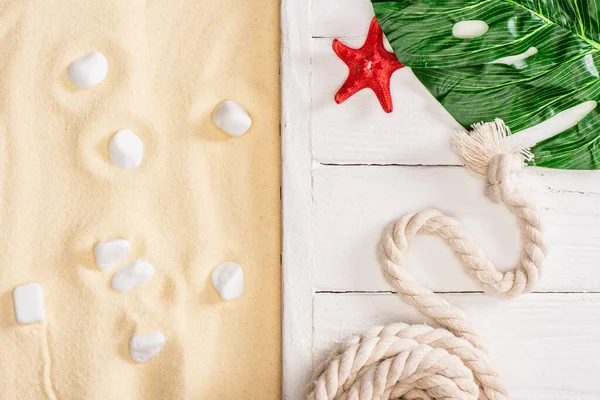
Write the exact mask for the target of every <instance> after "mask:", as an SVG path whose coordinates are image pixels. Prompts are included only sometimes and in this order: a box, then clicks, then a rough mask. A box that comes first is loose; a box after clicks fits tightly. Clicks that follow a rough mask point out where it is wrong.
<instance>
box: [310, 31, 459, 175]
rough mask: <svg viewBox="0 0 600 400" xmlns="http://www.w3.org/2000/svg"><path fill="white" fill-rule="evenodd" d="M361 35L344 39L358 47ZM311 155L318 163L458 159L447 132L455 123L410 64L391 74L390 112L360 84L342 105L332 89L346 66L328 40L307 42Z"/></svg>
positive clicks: (452, 161)
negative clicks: (310, 63) (310, 48)
mask: <svg viewBox="0 0 600 400" xmlns="http://www.w3.org/2000/svg"><path fill="white" fill-rule="evenodd" d="M362 41H363V39H358V40H355V39H352V40H345V42H346V43H347V44H348V45H353V46H355V47H359V46H360V45H361V44H362ZM312 66H313V73H312V85H311V93H312V94H311V96H312V105H311V106H312V124H311V131H312V135H313V152H314V157H315V159H316V160H317V161H319V162H321V163H336V164H337V163H342V164H343V163H350V164H353V163H366V164H458V163H459V161H458V159H457V157H456V155H455V154H454V153H453V152H452V150H451V148H450V144H449V143H450V142H449V141H450V134H451V133H452V132H454V131H456V130H457V129H460V125H459V124H458V123H457V122H456V121H455V120H454V118H452V117H451V116H450V115H449V114H448V112H447V111H446V110H445V109H444V108H443V107H442V106H441V105H440V104H439V103H438V102H437V100H436V99H435V98H434V97H433V96H432V95H431V94H430V93H429V92H428V91H427V89H425V87H424V86H423V85H422V84H421V83H420V82H419V81H418V79H417V78H416V77H415V76H414V74H413V73H412V72H411V70H410V69H409V68H403V69H401V70H399V71H397V72H395V73H394V75H393V76H392V82H391V89H392V96H393V99H394V112H392V113H390V114H386V113H385V112H384V111H383V110H382V109H381V106H380V105H379V102H378V101H377V99H376V97H375V94H374V93H373V92H372V91H371V90H369V89H365V90H362V91H360V92H358V93H357V94H355V95H354V96H352V97H351V98H350V99H348V100H347V101H346V102H345V103H343V104H340V105H338V104H336V103H335V101H334V96H335V93H336V92H337V91H338V89H339V88H340V87H341V85H342V84H343V83H344V81H345V79H346V77H347V75H348V68H347V67H346V65H345V64H344V63H343V62H342V61H341V60H340V59H338V58H337V56H336V55H335V54H334V52H333V50H332V49H331V39H313V41H312Z"/></svg>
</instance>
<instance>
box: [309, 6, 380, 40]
mask: <svg viewBox="0 0 600 400" xmlns="http://www.w3.org/2000/svg"><path fill="white" fill-rule="evenodd" d="M372 18H373V6H372V5H371V2H370V1H369V0H313V7H312V35H313V37H350V36H364V35H365V34H366V33H367V30H368V29H369V23H370V22H371V19H372Z"/></svg>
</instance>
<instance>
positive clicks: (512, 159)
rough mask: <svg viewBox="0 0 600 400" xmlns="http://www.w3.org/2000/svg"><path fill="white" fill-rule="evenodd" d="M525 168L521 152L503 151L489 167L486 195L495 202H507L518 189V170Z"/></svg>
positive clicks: (492, 160) (493, 159)
mask: <svg viewBox="0 0 600 400" xmlns="http://www.w3.org/2000/svg"><path fill="white" fill-rule="evenodd" d="M521 168H523V157H522V156H521V155H520V154H512V153H501V154H498V155H496V156H495V157H494V158H492V159H491V161H490V163H489V165H488V167H487V185H486V189H485V193H486V195H487V196H488V197H489V198H490V200H491V201H492V202H493V203H496V204H499V203H506V202H507V201H508V200H509V199H511V198H512V197H513V196H514V193H515V191H516V190H517V178H516V175H517V171H518V170H520V169H521Z"/></svg>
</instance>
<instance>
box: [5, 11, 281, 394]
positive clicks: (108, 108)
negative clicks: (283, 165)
mask: <svg viewBox="0 0 600 400" xmlns="http://www.w3.org/2000/svg"><path fill="white" fill-rule="evenodd" d="M278 5H279V2H278V1H276V0H246V1H244V0H219V1H214V0H178V1H172V0H148V1H138V0H136V1H123V0H90V1H80V0H78V1H74V0H47V1H43V2H28V1H22V0H11V1H0V59H1V60H2V62H1V63H0V154H1V157H0V160H1V161H0V163H1V165H0V185H1V186H0V205H1V207H0V232H1V235H2V245H3V248H2V251H0V266H1V269H2V273H1V274H0V307H1V310H0V354H1V362H0V399H9V400H14V399H19V400H20V399H33V400H35V399H60V400H67V399H77V400H80V399H86V400H95V399H98V400H100V399H102V400H107V399H119V400H123V399H127V400H136V399H145V400H152V399H161V400H176V399H236V400H238V399H260V400H270V399H280V397H281V396H280V369H281V366H280V336H281V331H280V291H281V287H280V261H279V253H280V212H279V208H280V200H279V176H280V172H279V165H280V159H279V133H278V131H279V84H278V82H279V73H278V66H279V50H278V47H279V32H278V29H279V23H278ZM91 51H99V52H101V53H103V54H104V55H105V56H106V58H107V60H108V63H109V68H110V69H109V73H108V76H107V77H106V79H105V81H104V82H102V83H101V84H100V85H98V86H95V87H93V88H90V89H85V90H84V89H78V88H76V87H74V86H73V85H72V84H71V83H70V82H69V81H68V79H67V67H68V65H69V63H70V62H71V61H72V60H74V59H76V58H78V57H81V56H83V55H85V54H88V53H89V52H91ZM225 98H231V99H233V100H235V101H237V102H239V103H240V104H242V105H243V106H244V107H245V108H246V109H247V110H248V112H249V113H250V115H251V116H252V119H253V126H252V128H251V129H250V131H248V132H247V133H246V134H245V135H244V136H243V137H240V138H232V137H230V136H228V135H226V134H224V133H223V132H220V131H219V130H218V129H217V128H216V127H215V126H214V125H213V124H212V122H211V120H210V114H211V112H212V110H213V109H214V107H215V106H216V105H217V104H218V103H219V102H220V101H221V100H223V99H225ZM123 128H127V129H131V130H132V131H133V132H135V133H136V134H137V135H138V136H139V137H140V138H141V139H142V140H143V143H144V151H145V154H144V160H143V163H142V165H141V166H140V167H139V168H137V169H134V170H123V169H120V168H118V167H116V166H115V165H113V164H112V163H111V162H110V160H109V157H108V140H109V139H110V137H111V136H112V135H113V134H114V133H115V132H116V131H118V130H120V129H123ZM112 238H125V239H127V240H129V241H130V242H131V245H132V250H131V252H130V253H129V256H128V257H127V260H126V262H131V261H133V260H135V259H144V260H147V261H149V262H151V263H152V264H153V265H154V267H155V269H156V274H155V276H154V277H153V278H152V280H151V281H150V282H148V283H146V284H144V285H140V286H139V287H136V288H135V289H134V290H132V291H131V292H128V293H119V292H116V291H114V290H112V289H111V277H112V274H113V273H114V270H112V271H101V270H100V269H99V268H98V267H97V266H96V265H95V263H94V253H93V247H94V245H95V244H96V243H97V242H98V241H101V240H109V239H112ZM224 261H234V262H237V263H239V264H240V265H241V266H242V267H243V269H244V274H245V285H246V290H245V293H244V295H243V296H242V297H241V298H239V299H235V300H232V301H229V302H225V301H222V300H221V299H220V297H219V295H218V294H217V292H216V290H215V289H214V288H213V287H212V285H211V283H210V274H211V271H212V269H213V268H214V267H216V266H217V265H219V264H220V263H221V262H224ZM29 282H38V283H40V285H41V286H42V287H43V290H44V296H45V304H46V313H47V320H46V321H45V322H43V323H38V324H34V325H26V326H25V325H18V324H17V323H16V320H15V315H14V310H13V302H12V290H13V289H14V287H16V286H18V285H22V284H25V283H29ZM156 330H158V331H160V332H162V333H163V334H164V335H165V337H166V340H167V343H166V344H165V346H164V348H163V349H162V351H161V353H160V354H159V355H158V356H157V357H156V358H154V359H152V360H150V361H148V362H147V363H144V364H136V363H134V362H133V361H132V359H131V357H130V355H129V348H128V345H129V340H130V338H131V336H132V335H134V334H148V333H150V332H152V331H156Z"/></svg>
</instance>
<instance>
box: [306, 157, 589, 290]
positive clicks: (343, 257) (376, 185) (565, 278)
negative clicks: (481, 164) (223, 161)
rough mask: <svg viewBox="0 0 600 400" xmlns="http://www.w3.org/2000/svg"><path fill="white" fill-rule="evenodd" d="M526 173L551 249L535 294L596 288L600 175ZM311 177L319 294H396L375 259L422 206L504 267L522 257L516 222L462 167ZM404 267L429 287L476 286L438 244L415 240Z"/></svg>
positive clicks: (326, 171)
mask: <svg viewBox="0 0 600 400" xmlns="http://www.w3.org/2000/svg"><path fill="white" fill-rule="evenodd" d="M522 175H523V178H524V179H525V181H526V182H528V183H527V184H528V185H531V186H532V188H533V190H534V192H533V195H534V196H535V197H536V198H537V199H538V201H539V204H540V206H541V207H542V209H543V211H542V218H543V221H544V223H545V230H546V232H547V239H548V242H549V248H550V254H549V257H548V260H547V262H546V269H545V275H544V276H543V279H542V280H541V282H540V283H539V285H538V288H537V290H540V291H600V270H599V269H598V260H600V246H598V243H600V192H599V189H598V181H599V179H600V171H593V172H573V171H554V170H543V169H535V168H526V172H524V173H523V174H522ZM313 176H314V189H313V190H314V194H313V196H314V207H315V208H314V221H315V230H314V236H313V246H314V274H315V276H314V285H315V288H316V290H319V291H331V290H333V291H354V290H360V291H363V290H366V291H373V290H377V291H381V290H390V287H389V286H388V284H387V283H386V282H385V280H384V279H383V276H382V275H381V273H380V271H379V265H378V263H377V260H376V255H375V249H376V245H377V243H378V241H379V238H380V235H381V233H382V231H383V229H384V228H385V226H387V224H389V223H390V222H392V221H393V220H394V219H397V218H398V217H400V216H401V215H403V214H405V213H408V212H416V211H419V210H421V209H423V208H426V207H434V208H438V209H440V210H442V211H444V212H447V213H448V214H449V215H451V216H454V217H456V218H458V219H459V220H460V221H462V222H463V223H464V225H465V226H466V227H467V228H468V229H469V230H470V231H471V233H472V234H473V235H474V236H475V238H476V240H477V241H478V244H479V245H480V246H481V247H482V248H483V249H484V251H486V253H487V254H488V255H489V256H490V258H491V259H492V260H493V261H494V262H496V263H497V265H499V266H501V267H502V268H500V269H504V270H506V269H508V268H510V267H512V265H514V263H515V262H516V261H517V259H518V253H519V250H520V239H519V232H518V228H517V224H516V220H515V218H514V217H513V216H512V215H511V214H510V213H509V212H508V210H507V209H506V208H505V207H503V206H498V205H495V204H492V203H491V202H490V201H489V200H488V199H487V198H486V197H485V196H484V195H483V182H482V181H480V180H478V179H476V178H473V177H471V176H470V175H468V174H467V173H466V172H465V171H464V170H463V168H460V167H453V168H448V167H445V168H444V167H396V166H386V167H358V166H352V167H350V166H320V167H318V168H316V169H315V171H314V173H313ZM407 265H408V267H409V269H410V270H411V271H412V272H413V273H414V275H415V276H416V277H417V278H418V279H419V280H420V281H421V282H422V283H423V284H425V285H426V286H427V287H429V288H431V289H433V290H436V291H471V290H478V287H477V286H476V285H475V284H474V283H472V282H471V281H470V280H469V279H468V278H467V277H466V275H465V274H464V273H463V272H462V270H461V267H460V265H459V264H458V262H457V261H456V260H455V259H454V256H453V255H452V253H451V251H450V250H449V249H448V248H447V247H446V246H445V244H443V242H441V241H440V240H439V239H436V238H430V237H418V238H416V239H415V240H414V241H413V243H411V246H410V248H409V251H408V259H407Z"/></svg>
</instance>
